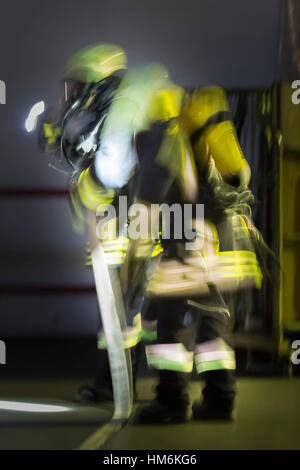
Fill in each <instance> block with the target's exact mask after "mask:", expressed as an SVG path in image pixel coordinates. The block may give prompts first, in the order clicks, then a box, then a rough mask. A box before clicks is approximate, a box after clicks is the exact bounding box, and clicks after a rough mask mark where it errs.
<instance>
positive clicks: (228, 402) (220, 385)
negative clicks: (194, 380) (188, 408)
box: [193, 369, 236, 421]
mask: <svg viewBox="0 0 300 470" xmlns="http://www.w3.org/2000/svg"><path fill="white" fill-rule="evenodd" d="M203 376H204V380H205V387H204V389H203V391H202V401H200V400H199V401H196V402H195V403H194V404H193V417H194V419H197V420H225V421H230V420H232V419H233V409H234V399H235V394H236V387H235V377H234V371H232V370H227V369H222V370H212V371H207V372H204V373H203Z"/></svg>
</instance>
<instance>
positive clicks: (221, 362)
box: [195, 338, 235, 374]
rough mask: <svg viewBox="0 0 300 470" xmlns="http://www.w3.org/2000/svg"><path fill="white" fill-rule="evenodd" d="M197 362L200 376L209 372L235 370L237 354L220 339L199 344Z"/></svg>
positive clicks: (196, 355)
mask: <svg viewBox="0 0 300 470" xmlns="http://www.w3.org/2000/svg"><path fill="white" fill-rule="evenodd" d="M195 362H196V367H197V372H198V373H199V374H200V373H201V372H205V371H209V370H217V369H235V354H234V351H233V349H232V348H231V347H230V346H229V345H228V344H227V343H226V342H225V341H224V340H223V339H222V338H218V339H215V340H211V341H206V342H205V343H202V344H197V346H196V352H195Z"/></svg>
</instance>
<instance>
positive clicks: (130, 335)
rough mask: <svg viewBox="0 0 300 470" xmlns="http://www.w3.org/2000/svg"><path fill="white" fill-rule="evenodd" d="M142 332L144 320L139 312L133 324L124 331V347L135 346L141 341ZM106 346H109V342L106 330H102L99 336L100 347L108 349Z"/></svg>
mask: <svg viewBox="0 0 300 470" xmlns="http://www.w3.org/2000/svg"><path fill="white" fill-rule="evenodd" d="M141 333H142V320H141V314H140V313H138V314H136V315H135V317H134V319H133V326H132V327H128V328H126V330H124V331H123V332H122V336H123V346H124V349H129V348H132V347H134V346H135V345H136V344H137V343H138V342H139V341H140V338H141ZM106 348H107V343H106V338H105V335H104V331H101V332H100V333H99V336H98V349H106Z"/></svg>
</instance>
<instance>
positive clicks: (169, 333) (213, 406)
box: [44, 46, 260, 422]
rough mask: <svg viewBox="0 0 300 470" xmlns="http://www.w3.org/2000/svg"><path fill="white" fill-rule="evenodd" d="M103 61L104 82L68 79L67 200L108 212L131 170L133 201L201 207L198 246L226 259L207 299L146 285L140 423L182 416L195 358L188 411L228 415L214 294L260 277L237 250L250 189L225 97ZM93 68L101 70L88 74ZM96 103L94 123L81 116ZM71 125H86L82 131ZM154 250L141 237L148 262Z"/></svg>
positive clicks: (170, 254)
mask: <svg viewBox="0 0 300 470" xmlns="http://www.w3.org/2000/svg"><path fill="white" fill-rule="evenodd" d="M101 47H102V46H101ZM89 52H90V51H88V50H85V51H82V52H81V53H78V55H77V56H75V58H74V59H72V60H71V63H72V64H73V65H72V66H71V67H70V69H71V70H76V65H77V66H78V67H79V68H80V67H81V65H82V64H84V67H85V69H89V67H90V65H89V64H90V63H89V61H88V60H86V59H81V55H80V54H83V55H84V57H85V56H86V54H87V53H88V54H89ZM96 56H97V54H95V55H94V54H91V55H90V57H96ZM114 57H118V53H117V54H114ZM120 57H122V54H121V55H120ZM72 61H73V62H72ZM92 62H93V61H92ZM102 62H103V61H102ZM102 62H101V63H102ZM110 62H111V60H108V61H107V62H106V61H105V60H104V71H105V74H106V75H105V77H103V78H102V77H101V76H99V75H98V76H97V77H94V76H93V80H95V79H98V80H100V81H98V82H97V83H93V84H91V83H89V86H88V87H87V86H86V85H87V84H86V83H85V82H84V81H83V82H82V80H83V77H82V75H81V74H74V78H75V80H79V81H80V82H79V83H80V86H79V91H78V87H76V86H75V90H76V89H77V92H76V93H77V94H76V97H75V99H74V102H73V104H72V106H71V107H70V108H69V109H68V112H67V113H65V114H64V120H63V122H62V126H61V128H62V130H61V137H60V141H61V147H62V149H63V152H64V153H65V154H66V155H67V157H66V158H67V160H68V161H69V162H70V163H71V164H72V165H73V167H74V168H75V171H76V174H75V178H73V182H74V184H73V185H72V188H73V191H72V195H73V202H74V206H75V207H76V209H77V212H78V213H80V212H81V211H82V206H84V207H85V208H88V209H89V210H90V211H95V210H96V209H97V207H98V206H99V204H103V201H104V204H107V205H108V204H110V203H111V202H112V201H114V200H116V199H117V197H118V196H119V195H120V194H122V191H124V188H127V187H128V186H130V184H131V183H132V182H133V181H134V175H135V174H136V173H137V170H138V186H139V190H138V191H137V194H135V196H136V197H138V198H139V199H140V200H142V201H144V202H145V203H147V204H151V203H159V204H161V203H163V202H165V203H168V204H173V203H174V202H176V203H178V202H179V203H180V204H184V203H186V202H188V203H192V204H196V203H197V202H201V203H204V204H205V214H206V218H207V220H208V221H209V224H210V227H212V228H211V230H210V235H207V234H204V235H203V236H204V237H206V238H207V240H208V241H207V244H206V246H208V247H209V248H210V247H211V248H212V252H213V260H215V258H216V257H217V258H218V259H219V258H221V257H222V256H223V255H224V257H227V258H226V260H227V261H226V262H225V263H224V269H223V273H224V274H223V275H222V276H220V283H219V285H215V284H214V283H212V282H210V281H209V279H208V278H205V283H206V285H207V286H208V288H207V292H206V293H205V295H204V294H203V292H201V295H199V296H197V291H196V292H189V293H188V294H187V295H185V294H184V292H183V293H182V294H181V299H180V300H179V301H178V299H177V298H176V299H174V297H176V295H174V292H173V293H172V292H170V291H168V289H167V290H166V291H164V292H163V291H162V290H161V289H160V287H159V285H160V283H157V282H155V277H156V278H157V277H158V278H159V274H161V273H162V272H163V271H160V272H158V273H155V276H154V281H152V280H151V281H150V284H149V294H151V295H155V296H156V297H157V298H158V300H156V299H154V300H153V299H152V300H150V310H151V309H152V310H155V311H156V314H154V315H153V317H156V318H157V323H158V331H157V333H158V344H157V345H155V346H153V347H152V348H149V349H148V353H147V356H148V361H149V364H150V365H152V366H154V367H156V368H158V369H159V374H160V383H159V385H158V388H157V399H156V400H155V402H153V403H152V404H151V405H150V406H149V407H146V408H144V409H143V410H142V413H141V415H140V419H141V420H142V421H144V422H153V421H155V422H160V421H164V420H169V419H171V420H172V419H174V420H185V419H186V418H187V417H188V397H187V393H186V382H187V377H188V373H189V372H190V371H191V368H192V366H193V359H195V360H196V364H197V370H198V372H199V373H203V375H204V376H205V379H206V387H205V389H204V400H203V403H202V405H199V406H198V405H197V406H195V407H194V414H195V417H199V418H203V417H205V416H207V417H209V416H213V417H223V418H227V417H230V415H231V411H232V409H233V404H234V396H235V386H234V377H233V370H234V352H233V351H232V349H231V348H230V346H229V345H228V344H227V342H226V328H227V324H228V318H229V315H228V308H227V306H226V304H225V302H224V300H223V297H222V295H221V294H220V290H222V284H223V281H224V279H226V278H227V275H226V272H227V271H228V269H227V268H228V267H229V268H230V269H229V270H230V271H231V273H230V276H231V278H232V279H233V281H234V282H233V284H236V282H235V281H236V279H237V278H238V280H241V279H242V278H243V276H244V273H245V272H246V274H247V276H246V277H247V278H248V279H250V280H252V282H253V284H255V285H257V286H258V285H259V282H260V281H259V280H260V270H259V266H258V264H257V260H256V256H255V253H254V252H253V250H252V249H251V243H250V242H249V244H248V245H247V243H246V246H243V244H245V243H244V240H245V239H247V240H250V236H249V234H250V228H249V227H250V225H251V224H249V223H247V222H248V220H247V219H245V218H244V214H242V209H241V208H243V207H244V206H247V197H246V198H245V194H246V196H247V195H248V196H249V192H248V191H246V190H245V188H246V186H247V183H248V181H249V178H250V170H249V166H248V164H247V162H246V160H245V158H244V156H243V154H242V151H241V149H240V146H239V143H238V140H237V137H236V134H235V130H234V126H233V123H232V122H231V120H230V114H229V110H228V104H227V101H226V96H225V93H224V91H223V90H222V89H220V88H218V87H207V88H203V89H200V90H196V91H194V92H185V91H184V90H183V89H182V88H180V87H177V86H175V85H174V84H173V83H172V82H171V81H170V80H169V78H168V75H167V72H166V70H165V68H164V67H163V66H160V65H150V66H145V67H140V68H136V69H134V70H131V71H128V72H126V73H125V74H124V75H123V76H120V75H119V73H117V75H116V70H120V69H122V68H123V66H124V64H123V63H121V66H120V67H119V68H118V66H115V65H114V66H112V68H111V70H110V71H109V72H107V70H108V69H109V66H107V68H106V66H105V65H106V64H110ZM102 65H103V64H102ZM115 67H117V68H115ZM98 69H100V70H101V67H98V68H97V67H93V70H98ZM102 70H103V69H102ZM107 73H108V75H107ZM92 75H93V74H92ZM71 78H72V77H71ZM71 88H72V87H71ZM97 90H100V91H101V90H103V91H104V98H105V99H103V101H101V100H100V101H96V97H98V98H99V97H101V96H102V94H101V93H98V92H97ZM93 91H94V93H93ZM78 100H79V101H80V104H78ZM94 103H95V105H96V109H95V110H94V109H93V108H92V110H93V112H94V114H93V118H91V116H89V117H87V116H86V115H87V114H89V113H88V111H89V110H90V107H91V106H93V104H94ZM102 103H103V105H102ZM101 106H103V107H102V108H101ZM83 118H85V119H83ZM78 121H79V122H80V123H82V122H84V126H86V128H84V132H83V131H82V128H81V127H80V125H79V126H78ZM58 128H59V127H58ZM44 129H45V136H46V128H44ZM74 129H75V130H77V137H76V132H75V134H74ZM78 129H79V131H78ZM86 129H87V130H86ZM54 130H55V128H54ZM67 131H69V132H67ZM48 135H49V134H48ZM57 135H58V131H57ZM74 135H75V137H74ZM64 136H66V137H64ZM78 136H79V138H78ZM53 139H54V137H53ZM48 143H49V145H50V141H48ZM219 175H221V176H222V177H221V178H220V177H219ZM232 177H237V180H238V188H232V186H227V185H226V184H225V183H224V181H225V180H226V179H227V180H228V181H229V180H230V178H232ZM149 181H151V183H150V184H149ZM134 186H135V185H134ZM228 188H230V189H228ZM135 190H136V188H135V187H134V189H133V191H134V192H135ZM250 196H251V195H250ZM245 200H246V202H245ZM239 211H240V213H239ZM234 221H235V222H234ZM233 228H234V229H235V232H233ZM207 232H209V230H208V231H207ZM233 233H234V237H233V238H234V240H235V241H236V240H239V243H240V245H239V246H238V250H234V249H233V246H234V244H233V243H232V240H231V238H232V234H233ZM163 242H164V241H163ZM178 245H180V243H173V240H170V241H167V240H166V241H165V242H164V248H165V257H166V259H167V260H168V259H176V260H178V259H179V258H181V255H180V254H179V251H182V250H181V248H180V247H179V248H178ZM181 245H182V244H181ZM242 248H244V249H242ZM152 249H153V240H152V239H151V237H149V249H148V254H146V257H147V256H148V257H149V256H150V255H149V253H151V250H152ZM178 250H179V251H178ZM208 251H209V252H211V250H210V249H208ZM236 251H238V253H236ZM242 252H244V253H242ZM235 255H237V257H236V256H235ZM223 259H224V258H223ZM206 261H207V260H206ZM221 264H222V263H221ZM228 265H229V266H228ZM161 266H163V262H162V263H161ZM218 266H219V264H218ZM159 269H160V266H159ZM162 269H164V267H162ZM241 272H242V274H241ZM202 285H203V283H202ZM226 285H227V286H228V283H227V284H226ZM229 285H230V283H229ZM229 290H230V288H229ZM166 293H167V296H165V294H166ZM147 303H148V302H146V303H145V307H144V308H143V310H144V311H146V304H147ZM148 317H149V315H148ZM150 317H151V315H150ZM194 353H195V354H194Z"/></svg>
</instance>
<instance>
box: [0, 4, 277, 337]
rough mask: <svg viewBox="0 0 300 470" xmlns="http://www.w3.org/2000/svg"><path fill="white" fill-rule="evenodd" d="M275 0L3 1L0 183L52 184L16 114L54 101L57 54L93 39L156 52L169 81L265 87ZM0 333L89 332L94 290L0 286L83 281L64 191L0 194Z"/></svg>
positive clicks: (273, 53)
mask: <svg viewBox="0 0 300 470" xmlns="http://www.w3.org/2000/svg"><path fill="white" fill-rule="evenodd" d="M281 3H282V2H281V1H280V0H251V2H246V1H241V0H185V1H181V2H178V1H174V0H160V1H158V0H152V1H151V2H148V1H143V0H142V1H141V0H110V1H101V0H85V1H82V0H81V1H78V0H61V1H58V0H52V1H51V2H48V1H44V0H43V1H42V0H39V1H38V0H26V1H20V0H19V1H16V0H11V1H8V0H4V1H2V2H1V7H0V14H1V26H0V79H1V80H4V81H5V82H6V87H7V97H6V100H7V103H6V104H5V105H0V155H1V159H0V162H1V165H0V190H1V189H2V190H3V189H5V188H20V187H26V188H29V187H35V188H38V187H42V188H64V187H65V186H66V178H65V176H64V175H62V174H60V173H58V172H55V171H54V170H52V169H49V168H48V167H47V162H46V161H45V159H44V158H43V157H42V156H40V155H39V153H38V151H37V148H36V142H35V137H34V136H29V135H28V134H26V132H25V130H24V120H25V117H26V114H27V112H28V110H29V109H30V107H31V106H32V104H33V103H35V102H36V101H38V100H40V99H44V100H45V101H46V102H51V101H53V100H55V98H56V96H57V82H58V79H59V78H60V77H61V74H62V71H63V66H64V63H65V61H66V59H67V58H68V56H69V55H70V54H71V53H73V52H74V51H76V50H77V49H79V48H81V47H83V46H85V45H88V44H91V43H96V42H112V43H116V44H119V45H121V46H122V47H124V49H125V50H126V51H127V54H128V59H129V65H135V64H138V63H143V62H148V61H160V62H163V63H165V64H166V65H167V67H168V68H169V71H170V75H171V77H172V78H173V79H174V80H175V81H177V82H178V83H179V84H181V85H191V86H195V85H203V84H211V83H215V84H219V85H223V86H225V87H229V88H234V87H239V88H240V87H256V86H259V87H263V86H269V85H270V84H271V83H272V81H273V80H274V79H275V78H277V73H278V62H277V57H278V42H279V36H280V17H281ZM0 211H1V212H0V213H1V219H0V224H1V229H0V261H1V262H0V294H1V298H0V338H1V337H4V336H8V335H16V336H18V335H31V336H32V335H39V336H43V335H45V336H49V335H50V336H51V335H55V336H59V335H65V334H69V335H90V334H94V332H95V331H96V316H97V304H96V298H95V296H94V295H86V294H84V295H79V294H77V295H75V296H74V295H71V294H68V295H67V294H64V295H61V294H60V295H58V294H57V295H44V294H43V295H42V294H40V295H24V294H19V295H16V294H15V295H12V294H9V295H8V294H7V293H6V294H5V293H4V291H3V290H2V291H1V286H2V287H3V286H7V285H10V286H12V285H29V284H30V285H36V286H37V285H39V286H40V285H44V286H46V285H47V286H51V285H52V286H56V285H58V286H64V285H73V286H89V285H92V283H93V279H92V275H91V272H90V271H88V270H86V269H85V268H84V245H85V241H84V237H80V236H78V235H76V234H75V233H74V232H73V231H72V224H71V218H70V214H69V207H68V203H67V201H66V199H65V198H52V199H51V198H43V199H41V198H33V199H27V198H26V199H25V198H21V197H7V196H4V195H3V194H2V196H0Z"/></svg>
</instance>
